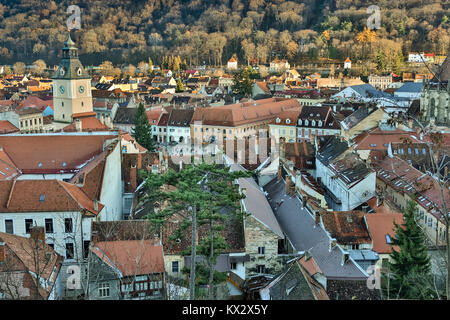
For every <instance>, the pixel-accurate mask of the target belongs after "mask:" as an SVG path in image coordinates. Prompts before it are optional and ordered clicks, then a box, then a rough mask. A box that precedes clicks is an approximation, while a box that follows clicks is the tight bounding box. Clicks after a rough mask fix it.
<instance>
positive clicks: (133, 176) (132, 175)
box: [130, 165, 137, 192]
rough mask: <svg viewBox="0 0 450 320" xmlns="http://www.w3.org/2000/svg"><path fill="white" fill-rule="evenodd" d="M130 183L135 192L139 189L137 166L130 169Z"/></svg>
mask: <svg viewBox="0 0 450 320" xmlns="http://www.w3.org/2000/svg"><path fill="white" fill-rule="evenodd" d="M130 183H131V188H132V189H133V192H134V191H135V190H136V189H137V169H136V166H135V165H132V166H131V168H130Z"/></svg>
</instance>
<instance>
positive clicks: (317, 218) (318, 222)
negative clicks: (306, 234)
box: [316, 211, 320, 225]
mask: <svg viewBox="0 0 450 320" xmlns="http://www.w3.org/2000/svg"><path fill="white" fill-rule="evenodd" d="M316 224H317V225H318V224H320V213H319V211H317V212H316Z"/></svg>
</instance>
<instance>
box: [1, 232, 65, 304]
mask: <svg viewBox="0 0 450 320" xmlns="http://www.w3.org/2000/svg"><path fill="white" fill-rule="evenodd" d="M0 242H4V243H5V246H6V247H7V248H8V249H9V250H11V251H12V252H13V253H14V255H15V256H16V258H17V259H18V260H19V261H20V262H21V263H22V265H12V266H8V267H7V268H9V270H8V269H6V270H2V266H1V265H0V273H2V271H3V272H14V271H25V272H30V273H32V274H35V275H38V276H39V277H40V278H41V279H40V280H41V281H40V283H41V284H42V282H43V281H44V280H45V281H46V282H47V281H48V282H47V283H48V284H49V286H45V287H44V286H41V287H40V288H38V290H39V294H40V296H41V297H42V298H44V299H47V298H48V296H49V295H50V293H51V291H52V289H53V286H54V284H55V282H56V278H57V276H58V273H59V270H60V269H61V265H62V262H63V260H64V259H63V257H62V256H60V255H59V254H57V253H56V252H55V250H54V249H53V248H51V247H50V246H48V245H47V244H45V243H43V242H42V241H39V240H34V239H31V238H26V237H20V236H17V235H13V234H8V233H4V232H0ZM13 261H14V260H13ZM31 283H32V285H34V284H35V282H34V281H33V282H31ZM28 285H30V284H28ZM22 286H24V287H27V284H25V283H23V284H22ZM24 298H25V297H24ZM30 298H31V297H30Z"/></svg>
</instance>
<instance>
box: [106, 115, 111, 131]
mask: <svg viewBox="0 0 450 320" xmlns="http://www.w3.org/2000/svg"><path fill="white" fill-rule="evenodd" d="M105 125H106V126H107V127H108V128H109V129H112V125H111V117H110V116H107V117H106V118H105Z"/></svg>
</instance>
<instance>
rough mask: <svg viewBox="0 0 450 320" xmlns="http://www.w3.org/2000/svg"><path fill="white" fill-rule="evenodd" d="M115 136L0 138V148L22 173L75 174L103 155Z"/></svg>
mask: <svg viewBox="0 0 450 320" xmlns="http://www.w3.org/2000/svg"><path fill="white" fill-rule="evenodd" d="M116 137H117V135H112V134H111V135H87V134H86V135H69V134H67V135H62V134H61V135H55V134H53V135H50V134H49V135H13V136H8V135H3V136H2V135H0V146H1V147H3V150H4V151H5V152H6V153H7V154H8V155H9V157H10V158H11V159H12V161H14V163H15V164H16V166H17V167H18V168H19V169H20V170H21V171H22V172H23V173H36V172H39V173H45V172H61V171H62V172H73V171H77V170H78V169H80V168H81V166H82V165H83V164H84V163H85V162H86V161H88V160H89V159H91V158H93V157H94V156H95V155H97V154H99V153H101V152H102V151H103V144H104V142H105V141H106V140H108V139H113V138H116ZM39 164H41V165H39ZM64 164H65V165H64Z"/></svg>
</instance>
